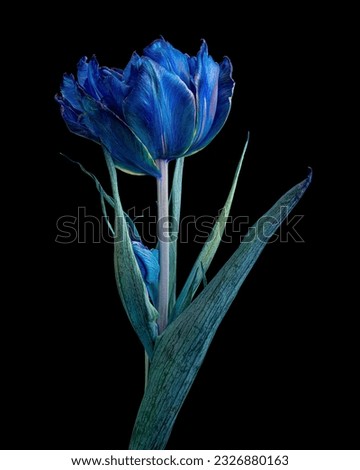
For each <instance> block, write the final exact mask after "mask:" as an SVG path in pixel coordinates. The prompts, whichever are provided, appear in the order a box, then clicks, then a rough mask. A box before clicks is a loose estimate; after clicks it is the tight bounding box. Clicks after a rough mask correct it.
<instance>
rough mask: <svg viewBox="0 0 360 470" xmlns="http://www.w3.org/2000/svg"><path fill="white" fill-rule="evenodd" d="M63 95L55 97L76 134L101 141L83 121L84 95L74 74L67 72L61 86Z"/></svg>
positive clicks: (62, 113)
mask: <svg viewBox="0 0 360 470" xmlns="http://www.w3.org/2000/svg"><path fill="white" fill-rule="evenodd" d="M60 90H61V95H57V96H56V97H55V99H56V101H57V102H58V103H59V104H60V110H61V115H62V117H63V119H64V121H65V123H66V125H67V127H68V129H69V130H70V131H71V132H73V133H74V134H78V135H80V136H82V137H86V138H87V139H91V140H94V141H95V142H99V140H98V138H97V137H96V134H95V133H94V131H93V128H92V127H88V126H87V125H86V124H84V123H83V122H81V117H82V113H83V106H82V95H81V92H80V90H79V86H78V84H77V83H76V81H75V78H74V77H73V76H72V75H67V74H65V75H64V77H63V82H62V84H61V87H60Z"/></svg>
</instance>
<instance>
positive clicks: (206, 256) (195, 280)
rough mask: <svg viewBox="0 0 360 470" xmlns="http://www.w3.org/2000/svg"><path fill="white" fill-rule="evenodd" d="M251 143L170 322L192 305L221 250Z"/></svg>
mask: <svg viewBox="0 0 360 470" xmlns="http://www.w3.org/2000/svg"><path fill="white" fill-rule="evenodd" d="M248 143H249V135H248V137H247V140H246V142H245V146H244V150H243V152H242V155H241V158H240V161H239V164H238V166H237V168H236V172H235V176H234V179H233V182H232V185H231V189H230V193H229V195H228V198H227V200H226V202H225V205H224V207H223V209H222V211H221V213H220V215H219V217H218V219H217V221H216V222H215V224H214V226H213V228H212V230H211V233H210V235H209V237H208V239H207V241H206V243H205V244H204V246H203V247H202V250H201V252H200V254H199V256H198V258H197V260H196V261H195V264H194V266H193V268H192V270H191V272H190V274H189V277H188V278H187V280H186V283H185V285H184V287H183V289H182V291H181V293H180V295H179V298H178V299H177V302H176V305H175V307H174V310H173V311H171V310H170V312H171V316H170V320H171V321H172V320H174V319H175V318H176V317H177V316H178V315H179V314H180V313H181V312H182V311H183V310H185V309H186V307H188V305H190V302H191V300H192V299H193V297H194V295H195V294H196V291H197V290H198V288H199V285H200V284H201V282H202V281H203V279H204V276H205V274H206V272H207V270H208V269H209V266H210V264H211V262H212V260H213V258H214V256H215V254H216V251H217V249H218V248H219V245H220V242H221V238H222V236H223V233H224V230H225V226H226V222H227V218H228V216H229V212H230V209H231V205H232V201H233V199H234V194H235V190H236V186H237V182H238V179H239V175H240V171H241V167H242V163H243V160H244V157H245V153H246V149H247V146H248Z"/></svg>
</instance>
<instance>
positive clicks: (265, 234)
mask: <svg viewBox="0 0 360 470" xmlns="http://www.w3.org/2000/svg"><path fill="white" fill-rule="evenodd" d="M310 181H311V173H310V174H309V176H308V177H307V178H306V180H304V181H302V182H301V183H299V184H298V185H296V186H294V187H293V188H292V189H291V190H290V191H288V192H287V193H286V194H285V195H284V196H283V197H282V198H280V199H279V200H278V201H277V203H276V204H275V205H274V206H273V207H272V208H271V209H270V210H269V211H268V212H267V213H266V214H265V216H263V217H262V218H260V219H259V220H258V222H257V223H256V224H255V226H253V227H252V228H251V229H250V230H249V232H248V234H247V235H246V237H245V238H244V240H243V242H242V243H241V244H240V246H239V248H238V249H237V250H236V252H235V253H234V254H233V255H232V256H231V258H230V259H229V260H228V261H227V262H226V263H225V265H224V266H223V267H222V268H221V270H220V271H219V272H218V274H217V275H216V276H215V277H214V278H213V279H212V280H211V281H210V282H209V284H208V285H207V286H206V288H205V289H204V290H203V291H202V292H201V293H200V294H199V295H198V297H197V298H196V299H195V300H194V301H193V302H192V303H191V304H190V306H189V307H188V308H187V309H186V310H185V311H184V312H183V313H182V314H181V315H180V316H178V317H177V318H176V320H174V321H173V322H172V323H171V324H170V325H169V326H168V328H166V330H165V331H164V332H163V334H162V335H161V336H159V337H158V338H157V340H156V344H155V350H154V356H153V360H152V363H151V367H150V373H149V382H148V386H147V389H146V392H145V394H144V397H143V400H142V403H141V405H140V408H139V412H138V415H137V419H136V422H135V426H134V430H133V434H132V438H131V442H130V449H164V448H165V446H166V443H167V441H168V439H169V436H170V433H171V429H172V427H173V425H174V422H175V419H176V416H177V414H178V412H179V410H180V408H181V406H182V404H183V402H184V400H185V398H186V395H187V394H188V392H189V390H190V387H191V385H192V383H193V381H194V379H195V377H196V374H197V372H198V370H199V368H200V366H201V364H202V362H203V359H204V357H205V354H206V352H207V350H208V348H209V346H210V343H211V341H212V339H213V337H214V335H215V333H216V330H217V328H218V326H219V325H220V323H221V321H222V319H223V318H224V316H225V314H226V312H227V311H228V309H229V307H230V305H231V303H232V301H233V300H234V298H235V296H236V294H237V292H238V291H239V288H240V287H241V285H242V283H243V282H244V280H245V278H246V276H247V275H248V273H249V271H250V270H251V268H252V267H253V265H254V263H255V262H256V260H257V259H258V257H259V255H260V253H261V252H262V250H263V249H264V247H265V245H266V243H267V241H268V240H269V239H270V237H271V236H272V235H273V234H274V232H275V231H276V229H277V228H278V227H279V225H280V224H281V222H282V221H283V220H284V219H285V218H286V217H287V215H288V214H289V212H290V211H291V210H292V209H293V208H294V207H295V205H296V204H297V202H298V201H299V199H300V198H301V196H302V195H303V194H304V192H305V190H306V188H307V187H308V185H309V183H310Z"/></svg>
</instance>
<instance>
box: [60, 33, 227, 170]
mask: <svg viewBox="0 0 360 470" xmlns="http://www.w3.org/2000/svg"><path fill="white" fill-rule="evenodd" d="M231 75H232V65H231V62H230V60H229V59H228V58H227V57H225V58H224V60H223V61H222V62H221V63H220V64H218V63H217V62H215V61H214V60H213V59H212V57H211V56H210V55H209V53H208V48H207V45H206V42H205V41H203V42H202V45H201V48H200V50H199V52H198V54H197V55H196V56H194V57H190V56H189V55H187V54H183V53H182V52H180V51H179V50H177V49H175V48H174V47H173V46H172V45H171V44H170V43H169V42H167V41H165V40H164V39H158V40H156V41H154V42H153V43H152V44H150V45H149V46H147V47H146V48H145V49H144V52H143V55H142V56H141V57H140V56H139V55H138V54H137V53H136V52H135V53H134V54H133V55H132V57H131V59H130V62H129V63H128V64H127V66H126V67H125V69H124V70H120V69H114V68H108V67H100V66H99V64H98V61H97V59H96V58H95V57H92V59H90V61H88V60H87V58H86V57H83V58H82V59H81V60H80V62H79V63H78V69H77V78H75V77H74V76H73V75H68V74H65V75H64V78H63V82H62V85H61V93H60V94H59V95H57V96H56V100H57V101H58V103H59V104H60V106H61V113H62V116H63V118H64V120H65V122H66V124H67V126H68V128H69V130H70V131H71V132H73V133H75V134H78V135H80V136H82V137H85V138H87V139H91V140H93V141H95V142H97V143H99V144H100V145H101V146H102V147H103V149H104V151H105V152H107V153H108V154H109V155H110V156H111V158H112V159H113V161H114V163H115V165H116V167H117V168H119V169H121V170H123V171H125V172H128V173H132V174H138V175H139V174H147V175H152V176H155V177H159V176H160V172H159V169H158V167H157V165H156V163H155V161H156V160H157V159H164V160H167V161H169V160H174V159H177V158H181V157H185V156H188V155H192V154H194V153H196V152H198V151H199V150H201V149H203V148H204V147H206V146H207V145H208V144H209V143H210V142H211V141H212V139H213V138H214V137H215V136H216V134H217V133H218V132H219V131H220V129H221V128H222V126H223V125H224V123H225V121H226V119H227V117H228V115H229V111H230V107H231V98H232V95H233V91H234V81H233V79H232V76H231Z"/></svg>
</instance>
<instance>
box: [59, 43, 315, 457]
mask: <svg viewBox="0 0 360 470" xmlns="http://www.w3.org/2000/svg"><path fill="white" fill-rule="evenodd" d="M233 92H234V81H233V79H232V65H231V62H230V60H229V59H228V58H227V57H226V58H224V60H223V61H222V62H221V63H220V64H218V63H216V62H215V61H214V60H213V58H212V57H211V56H210V55H209V53H208V48H207V45H206V42H205V41H203V42H202V45H201V48H200V50H199V52H198V54H197V55H196V56H194V57H190V56H189V55H187V54H183V53H182V52H180V51H179V50H177V49H175V48H174V47H173V46H172V45H171V44H170V43H169V42H167V41H165V40H164V39H159V40H156V41H154V42H153V43H152V44H150V45H149V46H148V47H146V48H145V49H144V51H143V55H142V56H139V55H138V54H137V53H134V54H133V55H132V57H131V59H130V61H129V63H128V64H127V66H126V67H125V68H124V69H123V70H121V69H116V68H108V67H100V66H99V64H98V62H97V60H96V58H95V57H93V58H92V59H91V60H90V61H88V60H87V58H86V57H84V58H82V59H81V60H80V62H79V63H78V68H77V78H75V77H74V76H73V75H67V74H65V75H64V78H63V82H62V85H61V92H60V94H58V95H57V96H56V100H57V101H58V103H59V104H60V109H61V114H62V117H63V119H64V121H65V122H66V124H67V126H68V128H69V130H70V131H71V132H73V133H75V134H78V135H80V136H82V137H85V138H87V139H91V140H93V141H95V142H97V143H98V144H100V145H101V147H102V149H103V151H104V156H105V161H106V164H107V167H108V170H109V175H110V181H111V188H112V195H111V196H110V195H108V194H107V193H105V191H104V189H103V188H102V186H101V185H100V183H99V182H98V180H97V179H96V178H95V176H94V175H91V176H92V177H93V179H94V180H95V182H96V184H97V188H98V190H99V192H100V196H101V202H102V207H103V210H104V214H105V215H106V207H105V206H106V203H108V204H109V205H111V206H112V207H113V209H114V214H115V217H114V223H113V224H110V223H109V225H110V228H111V230H112V231H113V233H114V264H115V278H116V284H117V287H118V291H119V295H120V298H121V301H122V303H123V306H124V309H125V311H126V313H127V315H128V317H129V320H130V322H131V324H132V326H133V328H134V330H135V332H136V333H137V335H138V337H139V339H140V341H141V343H142V344H143V347H144V350H145V357H146V367H145V392H144V396H143V399H142V402H141V405H140V408H139V411H138V415H137V418H136V422H135V425H134V429H133V433H132V437H131V442H130V447H129V448H130V449H164V448H165V446H166V444H167V441H168V439H169V436H170V433H171V430H172V427H173V425H174V422H175V419H176V417H177V414H178V413H179V410H180V408H181V406H182V404H183V402H184V400H185V398H186V395H187V393H188V392H189V389H190V387H191V385H192V383H193V381H194V379H195V377H196V374H197V371H198V370H199V368H200V366H201V363H202V361H203V359H204V357H205V354H206V352H207V350H208V348H209V345H210V343H211V341H212V339H213V337H214V334H215V332H216V330H217V328H218V326H219V325H220V323H221V321H222V319H223V318H224V316H225V314H226V312H227V311H228V309H229V307H230V305H231V303H232V301H233V300H234V298H235V296H236V295H237V292H238V291H239V288H240V287H241V285H242V283H243V282H244V280H245V278H246V276H247V274H248V273H249V271H250V270H251V268H252V267H253V265H254V263H255V262H256V260H257V258H258V257H259V255H260V253H261V252H262V250H263V248H264V246H265V244H266V242H267V240H269V238H270V237H271V236H272V235H273V233H274V232H275V231H276V229H277V228H278V227H279V225H280V224H281V222H282V221H283V220H284V218H285V217H286V216H287V215H288V214H289V212H290V211H291V210H292V209H293V207H294V206H295V205H296V204H297V202H298V201H299V199H300V198H301V196H302V195H303V193H304V192H305V190H306V188H307V187H308V185H309V183H310V180H311V174H309V176H308V177H307V178H306V179H305V180H304V181H302V182H301V183H299V184H298V185H296V186H294V187H293V188H292V189H290V191H288V192H287V193H286V194H285V195H283V196H282V197H281V198H280V199H279V200H278V201H277V202H276V203H275V205H274V206H273V207H272V208H271V209H270V210H269V211H268V212H267V213H266V214H265V216H264V217H262V218H261V219H259V221H258V222H257V223H256V224H255V225H254V226H253V227H252V228H251V229H250V230H249V232H248V234H247V235H246V236H245V238H244V239H243V241H242V242H241V244H240V246H239V247H238V248H237V250H236V251H235V252H234V254H233V255H232V256H231V257H230V259H229V260H228V261H227V262H226V263H225V264H224V266H223V267H222V268H221V269H220V271H219V272H218V273H217V275H216V276H215V277H214V278H213V279H212V280H211V281H210V282H208V283H207V282H204V288H203V289H202V290H201V292H200V294H198V295H197V296H196V297H195V295H196V293H197V291H198V289H199V287H200V286H201V285H202V284H203V281H204V280H205V275H206V272H207V270H208V268H209V266H210V264H211V261H212V259H213V257H214V255H215V253H216V251H217V248H218V247H219V244H220V241H221V237H222V234H223V231H224V228H225V224H226V220H227V217H228V214H229V211H230V208H231V204H232V200H233V197H234V192H235V189H236V185H237V181H238V177H239V173H240V169H241V165H242V161H243V158H244V154H245V151H246V146H247V143H248V142H246V144H245V148H244V151H243V153H242V155H241V158H240V161H239V163H238V166H237V169H236V173H235V176H234V180H233V182H232V186H231V189H230V193H229V196H228V198H227V200H226V201H225V204H224V207H223V209H222V211H221V213H220V215H219V217H218V219H217V221H216V223H215V224H214V226H213V228H212V232H211V233H210V235H209V238H208V240H207V242H206V243H205V244H204V246H203V248H202V250H201V252H200V253H199V256H198V258H197V260H196V262H195V264H194V266H193V268H192V270H191V272H190V274H189V276H188V278H187V281H186V283H185V285H184V286H183V288H182V290H181V291H180V293H179V295H177V289H176V260H177V238H178V227H179V219H180V208H181V191H182V175H183V166H184V159H185V157H187V156H189V155H192V154H194V153H196V152H199V151H200V150H201V149H203V148H204V147H205V146H207V145H208V144H209V143H210V142H211V141H212V139H213V138H214V137H215V136H216V135H217V134H218V132H219V131H220V130H221V128H222V127H223V125H224V123H225V121H226V119H227V117H228V115H229V112H230V107H231V99H232V96H233ZM172 160H175V162H176V163H175V170H174V176H173V179H172V185H171V194H169V178H168V167H169V164H170V162H171V161H172ZM81 167H82V166H81ZM82 169H83V170H84V171H85V172H86V170H85V169H84V168H83V167H82ZM117 170H122V171H125V172H127V173H130V174H133V175H150V176H151V177H153V178H155V180H156V184H157V206H158V224H157V227H158V229H157V237H158V244H157V248H156V249H152V250H150V249H149V248H147V247H146V246H145V245H144V244H143V243H142V240H141V237H140V235H139V233H138V231H137V229H136V226H135V224H134V222H133V221H132V220H131V219H130V217H129V216H128V215H127V214H126V213H125V212H124V211H123V208H122V205H121V199H120V194H119V188H118V180H117ZM87 173H88V172H87ZM284 208H286V210H284ZM169 221H170V222H171V229H170V230H169V228H168V226H167V224H168V222H169ZM258 234H261V236H258Z"/></svg>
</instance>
